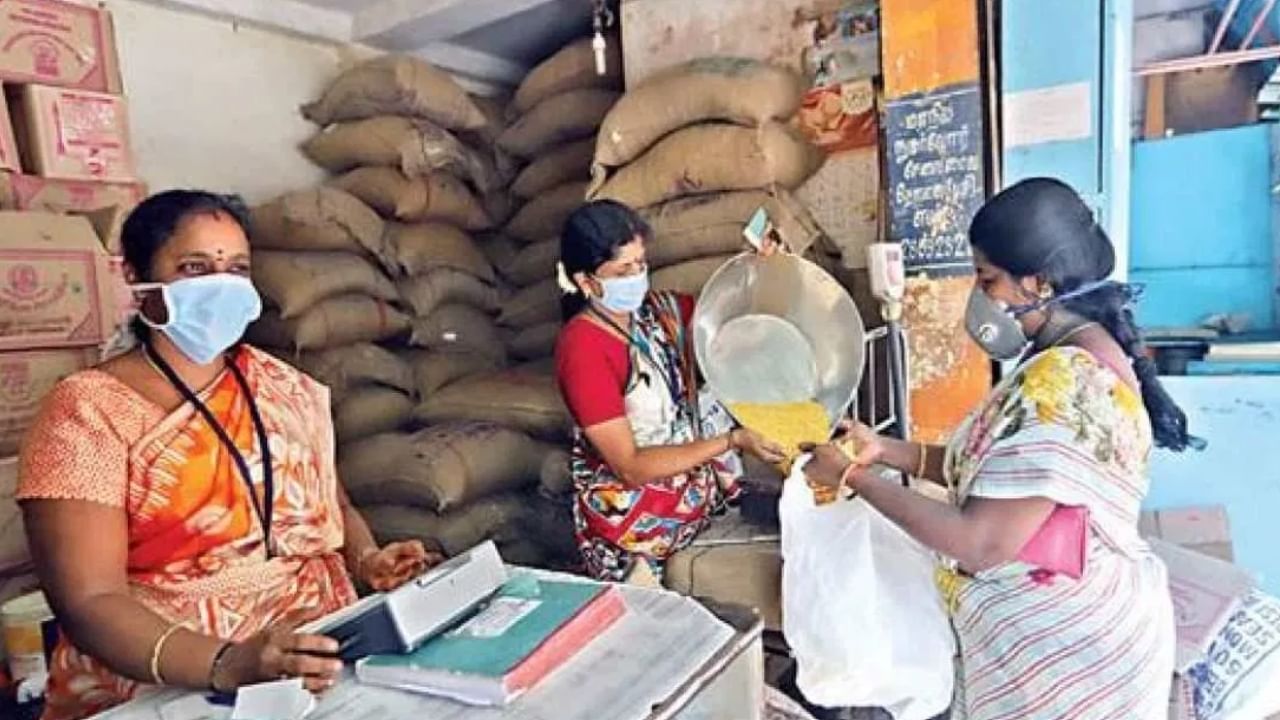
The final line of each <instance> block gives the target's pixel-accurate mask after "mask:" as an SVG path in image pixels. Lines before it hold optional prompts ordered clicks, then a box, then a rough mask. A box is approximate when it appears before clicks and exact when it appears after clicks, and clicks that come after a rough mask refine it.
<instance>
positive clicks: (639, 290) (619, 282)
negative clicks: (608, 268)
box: [596, 272, 649, 313]
mask: <svg viewBox="0 0 1280 720" xmlns="http://www.w3.org/2000/svg"><path fill="white" fill-rule="evenodd" d="M597 282H599V283H600V287H601V288H603V291H604V295H602V296H601V297H600V298H599V299H598V300H597V301H596V302H598V303H600V306H601V307H603V308H604V309H605V310H608V311H609V312H615V313H633V312H635V311H637V310H639V309H640V306H641V305H643V304H644V299H645V296H647V295H648V294H649V273H643V272H642V273H637V274H635V275H628V276H626V277H617V278H598V279H597Z"/></svg>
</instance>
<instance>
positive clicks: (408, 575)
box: [358, 540, 444, 591]
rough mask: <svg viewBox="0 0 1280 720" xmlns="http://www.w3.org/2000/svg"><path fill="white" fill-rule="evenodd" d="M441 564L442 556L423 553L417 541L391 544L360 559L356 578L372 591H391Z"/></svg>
mask: <svg viewBox="0 0 1280 720" xmlns="http://www.w3.org/2000/svg"><path fill="white" fill-rule="evenodd" d="M443 561H444V556H442V555H441V554H440V553H436V552H427V550H426V548H424V547H423V546H422V543H421V542H419V541H417V540H409V541H406V542H395V543H391V544H390V545H387V546H385V547H383V548H380V549H378V550H375V551H374V552H371V553H369V554H367V555H365V556H364V558H363V559H362V560H361V561H360V565H359V568H358V570H359V576H360V577H359V579H360V581H361V582H363V583H364V584H366V585H368V586H369V587H371V588H373V589H374V590H378V591H387V590H394V589H396V588H398V587H400V586H401V585H403V584H405V583H407V582H409V581H410V580H412V579H414V578H416V577H418V576H419V575H421V574H422V573H424V572H426V571H427V569H428V568H430V567H433V566H435V565H439V564H440V563H441V562H443Z"/></svg>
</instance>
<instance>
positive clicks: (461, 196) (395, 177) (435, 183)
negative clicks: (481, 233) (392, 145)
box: [330, 167, 493, 230]
mask: <svg viewBox="0 0 1280 720" xmlns="http://www.w3.org/2000/svg"><path fill="white" fill-rule="evenodd" d="M330 183H331V184H332V185H333V186H334V187H336V188H338V189H340V190H345V191H347V192H349V193H351V194H352V195H354V196H356V197H358V198H360V199H361V200H363V201H364V202H366V203H368V204H369V206H370V207H372V208H373V209H374V210H377V211H378V212H380V213H382V214H383V215H384V216H386V217H390V218H395V219H397V220H403V221H406V222H426V221H428V220H435V221H439V222H446V223H450V224H452V225H457V226H458V227H462V228H465V229H467V230H483V229H485V228H488V227H490V226H491V225H492V224H493V223H492V222H491V221H490V220H489V217H488V216H487V215H485V212H484V208H483V207H481V206H480V202H479V201H478V200H476V197H475V195H472V194H471V191H470V190H468V189H467V186H466V184H465V183H463V182H462V181H461V180H459V179H458V178H457V177H455V176H453V175H450V174H449V173H431V174H430V175H428V176H426V177H409V176H407V175H405V174H404V173H402V172H400V171H399V170H398V169H396V168H389V167H361V168H356V169H355V170H352V171H351V172H348V173H346V174H345V175H341V176H339V177H336V178H334V179H333V180H331V181H330Z"/></svg>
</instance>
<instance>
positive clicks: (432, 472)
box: [338, 422, 546, 512]
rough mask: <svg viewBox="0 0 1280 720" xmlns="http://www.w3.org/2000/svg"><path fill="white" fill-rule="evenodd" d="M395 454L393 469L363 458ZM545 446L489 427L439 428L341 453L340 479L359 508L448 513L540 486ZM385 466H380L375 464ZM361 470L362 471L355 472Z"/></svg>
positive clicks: (350, 447) (378, 439)
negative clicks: (376, 506)
mask: <svg viewBox="0 0 1280 720" xmlns="http://www.w3.org/2000/svg"><path fill="white" fill-rule="evenodd" d="M379 454H382V455H395V456H397V459H398V460H399V462H397V463H396V464H394V465H392V464H390V463H388V462H381V461H380V460H379V459H377V458H374V457H370V458H363V457H361V456H363V455H370V456H373V455H379ZM545 454H546V448H545V446H543V445H541V444H540V443H536V442H534V441H533V440H531V439H530V438H529V436H527V435H525V434H524V433H520V432H516V431H514V430H508V429H506V428H503V427H499V426H497V425H493V424H490V423H474V422H468V423H449V424H444V425H436V426H435V427H430V428H427V429H425V430H422V431H420V432H417V433H415V434H413V435H412V436H410V437H409V438H407V447H406V443H405V439H403V438H402V436H399V435H391V436H386V437H384V436H378V437H373V438H369V439H368V440H366V441H365V442H364V443H356V444H354V445H344V446H342V448H341V449H340V450H339V464H338V477H339V478H341V479H342V484H343V486H344V487H346V489H347V492H348V493H349V494H350V495H351V498H352V500H354V501H355V502H357V503H360V504H375V503H377V504H392V505H408V506H411V507H423V508H427V509H429V510H435V511H437V512H445V511H448V510H451V509H453V508H455V507H457V506H459V505H465V504H467V503H469V502H472V501H474V500H478V499H480V498H482V497H486V496H489V495H494V494H496V493H499V492H503V491H509V490H518V489H520V488H523V487H527V486H529V485H531V484H533V483H536V482H537V479H538V471H539V469H540V468H541V466H542V458H543V456H544V455H545ZM380 462H381V465H382V467H379V468H376V470H375V467H374V466H375V465H377V464H379V463H380ZM356 466H362V467H356Z"/></svg>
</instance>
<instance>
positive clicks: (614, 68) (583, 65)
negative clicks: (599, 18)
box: [511, 38, 622, 113]
mask: <svg viewBox="0 0 1280 720" xmlns="http://www.w3.org/2000/svg"><path fill="white" fill-rule="evenodd" d="M605 48H606V55H605V74H604V75H600V74H597V73H596V56H595V50H593V49H592V48H591V38H583V39H581V40H578V41H576V42H573V43H570V44H568V45H565V46H564V47H563V48H561V49H560V50H559V51H558V52H557V53H556V54H554V55H552V56H551V57H549V58H547V59H546V60H543V61H542V62H541V63H539V64H538V66H537V67H535V68H534V69H533V70H532V71H530V72H529V74H528V75H526V76H525V77H524V80H523V81H522V82H521V83H520V87H518V88H516V94H515V97H513V98H512V101H511V108H512V110H514V111H515V112H516V113H526V112H528V111H529V110H531V109H532V108H533V107H534V106H535V105H537V104H538V103H540V102H542V101H543V100H546V99H547V98H549V97H551V96H552V95H559V94H561V93H565V92H568V91H570V90H581V89H583V88H609V89H615V88H618V87H621V86H622V43H620V42H618V41H617V39H613V40H612V41H611V42H609V43H607V44H606V45H605Z"/></svg>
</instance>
